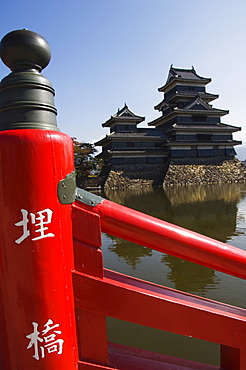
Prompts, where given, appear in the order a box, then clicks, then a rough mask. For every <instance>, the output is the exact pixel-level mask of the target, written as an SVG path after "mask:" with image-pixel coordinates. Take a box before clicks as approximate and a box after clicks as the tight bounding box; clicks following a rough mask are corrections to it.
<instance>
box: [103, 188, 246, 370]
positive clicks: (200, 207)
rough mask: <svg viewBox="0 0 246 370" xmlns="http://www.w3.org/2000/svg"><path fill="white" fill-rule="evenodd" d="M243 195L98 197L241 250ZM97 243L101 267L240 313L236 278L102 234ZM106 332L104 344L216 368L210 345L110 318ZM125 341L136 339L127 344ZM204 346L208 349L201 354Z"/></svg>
mask: <svg viewBox="0 0 246 370" xmlns="http://www.w3.org/2000/svg"><path fill="white" fill-rule="evenodd" d="M245 195H246V185H245V184H221V185H208V186H187V187H172V188H171V187H168V188H165V189H163V188H146V189H129V190H107V191H105V193H103V194H102V196H103V197H105V198H108V199H109V200H112V201H114V202H117V203H120V204H122V205H125V206H128V207H130V208H133V209H136V210H139V211H141V212H144V213H147V214H150V215H152V216H154V217H158V218H160V219H163V220H165V221H168V222H171V223H173V224H176V225H180V226H182V227H185V228H187V229H190V230H193V231H196V232H199V233H202V234H204V235H207V236H210V237H213V238H215V239H218V240H221V241H223V242H228V241H230V243H231V244H232V245H235V246H236V247H239V248H242V249H246V247H245V245H246V243H245V240H246V236H245V230H246V221H245V215H246V199H244V198H245ZM103 240H104V243H103V255H104V263H105V267H106V268H109V269H112V270H116V271H119V272H121V273H123V274H129V275H133V276H136V277H139V278H141V279H144V280H149V281H152V282H155V283H157V284H162V285H165V286H169V287H171V288H176V289H178V290H181V291H185V292H189V293H193V294H197V295H201V296H204V297H206V298H211V299H214V300H219V301H221V302H226V303H229V304H232V305H236V306H237V305H238V306H239V307H243V308H246V297H245V295H244V294H242V292H244V291H245V287H246V285H245V283H246V282H245V281H243V280H241V279H237V278H234V277H231V276H228V275H225V274H223V273H219V272H217V271H214V270H212V269H208V268H206V267H203V266H199V265H196V264H193V263H191V262H187V261H183V260H181V259H178V258H176V257H173V256H170V255H166V254H161V253H158V252H156V251H152V250H150V249H147V248H144V247H141V246H138V245H135V244H133V243H130V242H126V241H123V240H121V239H118V238H115V237H112V236H109V235H104V238H103ZM108 330H109V340H110V341H113V342H116V343H120V344H124V345H132V346H134V347H137V348H143V349H147V350H152V351H153V350H154V351H157V352H160V353H165V354H169V355H171V356H173V355H174V356H178V357H183V358H189V359H191V360H194V361H201V362H204V363H209V364H214V365H219V349H218V347H216V345H214V344H212V343H207V342H205V344H204V342H203V341H202V343H201V344H198V343H197V342H196V341H195V342H194V339H192V340H193V341H192V343H190V342H189V340H190V339H191V338H184V337H180V336H175V335H174V334H170V333H169V334H168V333H165V332H161V331H156V332H155V333H153V332H152V331H151V330H152V329H151V330H150V329H146V328H143V327H140V326H139V327H138V326H137V325H135V326H134V328H131V327H129V323H126V322H121V321H119V320H118V321H117V320H113V321H112V319H110V318H109V321H108ZM124 331H125V332H126V338H125V337H124V335H123V334H124ZM122 333H123V334H122ZM129 338H130V339H129ZM131 338H136V339H135V340H132V343H131ZM153 344H154V345H153ZM160 344H161V347H160ZM169 344H170V345H169ZM208 344H209V346H210V347H208V349H207V350H204V348H205V346H206V345H208ZM191 352H192V353H191ZM196 356H197V357H196Z"/></svg>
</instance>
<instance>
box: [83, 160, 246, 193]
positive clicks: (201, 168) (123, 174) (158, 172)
mask: <svg viewBox="0 0 246 370" xmlns="http://www.w3.org/2000/svg"><path fill="white" fill-rule="evenodd" d="M106 170H107V171H106ZM105 171H106V172H105ZM105 171H104V172H105V173H103V174H102V175H101V176H99V177H95V178H88V179H87V180H86V181H85V182H84V183H83V184H82V183H81V184H79V185H78V186H80V187H83V188H87V187H98V186H101V187H104V189H127V188H144V187H151V186H155V185H164V186H177V185H203V184H219V183H242V182H245V181H246V166H245V165H244V164H243V163H242V162H240V161H239V160H238V159H236V158H234V159H231V160H228V159H225V158H202V159H199V160H198V159H195V160H194V159H193V160H191V159H190V158H181V159H173V160H172V161H171V163H170V164H169V163H168V162H167V163H166V164H165V165H164V164H132V165H118V166H117V165H113V166H111V167H110V168H105Z"/></svg>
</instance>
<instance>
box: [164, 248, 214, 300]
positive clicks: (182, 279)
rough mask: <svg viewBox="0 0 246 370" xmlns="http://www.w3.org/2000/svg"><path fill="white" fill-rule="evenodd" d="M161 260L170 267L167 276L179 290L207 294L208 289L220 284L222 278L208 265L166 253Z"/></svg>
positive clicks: (201, 294)
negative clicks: (200, 264)
mask: <svg viewBox="0 0 246 370" xmlns="http://www.w3.org/2000/svg"><path fill="white" fill-rule="evenodd" d="M161 262H164V263H165V264H166V265H167V266H168V267H169V268H170V271H169V272H168V273H167V278H168V279H169V280H170V281H172V282H173V283H174V286H175V289H177V290H181V291H183V292H189V293H196V294H199V295H200V296H206V292H207V290H208V289H215V288H216V285H217V284H219V281H220V279H219V278H218V277H216V275H215V271H214V270H211V269H209V268H207V267H204V266H199V265H196V264H195V263H192V262H188V261H184V260H181V259H179V258H176V257H173V256H168V255H166V254H164V255H163V256H162V259H161Z"/></svg>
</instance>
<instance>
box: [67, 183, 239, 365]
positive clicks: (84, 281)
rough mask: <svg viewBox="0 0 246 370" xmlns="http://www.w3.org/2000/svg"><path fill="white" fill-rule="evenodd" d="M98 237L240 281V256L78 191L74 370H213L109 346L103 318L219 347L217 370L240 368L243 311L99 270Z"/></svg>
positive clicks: (221, 245)
mask: <svg viewBox="0 0 246 370" xmlns="http://www.w3.org/2000/svg"><path fill="white" fill-rule="evenodd" d="M102 232H106V233H108V234H111V235H114V236H117V237H120V238H122V239H125V240H129V241H131V242H134V243H137V244H141V245H143V246H145V247H149V248H152V249H154V250H157V251H160V252H162V253H167V254H170V255H173V256H176V257H180V258H182V259H185V260H188V261H191V262H195V263H197V264H200V265H203V266H207V267H210V268H212V269H215V270H218V271H222V272H224V273H227V274H230V275H233V276H236V277H239V278H242V279H246V268H245V266H246V252H245V251H243V250H240V249H238V248H235V247H232V246H229V245H227V244H224V243H221V242H218V241H216V240H213V239H210V238H208V237H205V236H202V235H199V234H197V233H194V232H192V231H188V230H186V229H183V228H181V227H178V226H175V225H172V224H170V223H167V222H165V221H162V220H159V219H156V218H154V217H151V216H148V215H145V214H143V213H140V212H138V211H135V210H132V209H130V208H127V207H124V206H121V205H118V204H116V203H113V202H111V201H108V200H106V199H103V198H101V197H98V196H96V195H93V194H91V193H88V192H85V191H83V190H80V189H77V200H76V202H75V204H74V205H73V237H74V254H75V272H74V273H73V285H74V295H75V308H76V320H77V330H78V338H79V339H78V340H79V358H80V362H79V369H83V370H84V369H86V370H87V369H88V370H89V369H112V368H114V369H115V368H117V369H120V370H132V369H139V370H144V369H151V370H154V369H158V370H159V369H183V368H184V367H185V368H186V369H204V370H205V369H206V370H212V369H219V367H217V366H212V365H205V364H201V363H197V362H196V363H195V362H193V361H188V360H183V359H178V358H173V357H170V356H165V355H160V354H157V353H152V352H147V351H143V350H139V349H135V348H130V347H125V346H121V345H116V344H112V343H108V338H107V328H106V317H107V316H109V317H113V318H117V319H120V320H125V321H129V322H132V323H136V324H140V325H144V326H148V327H152V328H156V329H160V330H165V331H168V332H172V333H176V334H181V335H184V336H189V337H193V338H198V339H202V340H205V341H210V342H214V343H218V344H220V346H221V347H220V348H221V351H220V354H221V365H220V366H221V367H220V369H224V370H245V369H246V310H245V309H241V308H237V307H233V306H230V305H227V304H223V303H219V302H216V301H212V300H209V299H205V298H201V297H196V296H194V295H191V294H187V293H183V292H179V291H177V290H174V289H170V288H166V287H162V286H160V285H156V284H153V283H149V282H146V281H143V280H140V279H136V278H132V277H129V276H126V275H123V274H120V273H117V272H113V271H109V270H107V269H104V268H103V257H102V252H101V249H100V247H101V233H102ZM150 313H151V314H150ZM184 318H185V319H184Z"/></svg>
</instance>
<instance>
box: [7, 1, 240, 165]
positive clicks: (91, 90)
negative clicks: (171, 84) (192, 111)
mask: <svg viewBox="0 0 246 370" xmlns="http://www.w3.org/2000/svg"><path fill="white" fill-rule="evenodd" d="M0 12H1V22H0V29H1V33H0V38H2V37H3V36H4V35H5V34H6V33H8V32H10V31H12V30H15V29H22V28H27V29H29V30H32V31H35V32H37V33H40V34H41V35H42V36H43V37H44V38H45V39H46V40H47V41H48V42H49V44H50V46H51V50H52V59H51V62H50V64H49V66H48V67H47V68H46V69H45V70H44V71H43V74H44V75H45V76H46V77H48V78H49V79H50V80H51V82H52V84H53V86H54V88H55V90H56V107H57V109H58V113H59V114H58V126H59V128H60V129H61V131H63V132H66V133H67V134H68V135H70V136H75V137H77V138H78V139H79V140H82V141H87V142H95V141H96V140H98V139H100V138H101V137H103V136H105V135H106V134H107V133H108V130H107V129H106V128H104V129H103V128H102V127H101V123H103V122H105V121H106V120H107V119H108V118H109V117H110V116H111V115H112V114H114V113H115V112H116V111H117V109H118V108H121V107H122V106H123V105H124V103H125V102H126V103H127V104H128V106H129V108H130V109H131V110H133V111H134V112H135V113H136V114H138V115H141V116H145V125H146V124H147V122H149V121H151V120H152V119H154V118H156V117H158V116H159V113H158V111H155V110H154V108H153V107H154V105H156V104H157V103H159V102H160V101H161V100H162V98H163V96H162V93H159V92H158V91H157V89H158V87H160V86H162V85H163V84H164V83H165V81H166V78H167V74H168V70H169V67H170V65H171V64H173V65H174V67H179V68H191V66H194V67H195V69H196V71H197V73H198V74H200V75H202V76H204V77H211V78H212V80H213V81H212V83H210V84H209V85H208V86H207V91H208V92H211V93H218V94H219V95H220V97H219V99H217V100H215V101H214V102H213V103H212V104H213V105H214V107H216V108H221V109H229V110H230V114H229V115H227V116H226V117H224V118H223V120H222V122H224V123H229V124H232V125H235V126H240V127H242V131H241V132H240V133H238V134H235V135H234V138H236V139H239V140H242V141H243V142H244V145H245V146H246V116H245V112H246V110H245V107H246V94H245V92H246V40H245V38H246V37H245V36H246V25H245V23H246V2H245V1H244V0H234V1H231V0H230V1H228V0H206V1H202V0H70V1H67V0H66V1H65V0H44V1H42V2H38V1H33V0H18V1H16V0H0ZM7 74H8V69H7V67H5V66H4V65H3V64H2V63H1V64H0V79H2V78H3V77H4V76H6V75H7ZM245 153H246V152H245ZM245 157H246V155H245ZM241 159H244V158H241Z"/></svg>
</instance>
